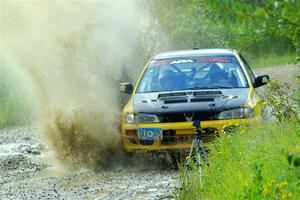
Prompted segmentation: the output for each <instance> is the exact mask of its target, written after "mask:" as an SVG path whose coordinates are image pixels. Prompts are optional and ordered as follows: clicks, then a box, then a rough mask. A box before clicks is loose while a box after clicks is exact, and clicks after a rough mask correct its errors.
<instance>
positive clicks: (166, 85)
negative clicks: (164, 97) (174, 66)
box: [159, 70, 177, 91]
mask: <svg viewBox="0 0 300 200" xmlns="http://www.w3.org/2000/svg"><path fill="white" fill-rule="evenodd" d="M176 76H177V75H176V73H175V72H174V71H172V70H166V71H163V72H162V73H161V74H160V78H159V86H160V89H161V90H162V91H169V90H174V89H175V87H176V84H177V83H176V82H177V81H176Z"/></svg>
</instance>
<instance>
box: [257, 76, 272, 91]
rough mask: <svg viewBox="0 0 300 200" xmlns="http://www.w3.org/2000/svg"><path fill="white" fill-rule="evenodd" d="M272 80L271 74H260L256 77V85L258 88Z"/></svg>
mask: <svg viewBox="0 0 300 200" xmlns="http://www.w3.org/2000/svg"><path fill="white" fill-rule="evenodd" d="M269 80H270V77H269V75H260V76H256V77H255V85H254V86H255V87H256V88H258V87H260V86H263V85H265V84H267V83H268V82H269Z"/></svg>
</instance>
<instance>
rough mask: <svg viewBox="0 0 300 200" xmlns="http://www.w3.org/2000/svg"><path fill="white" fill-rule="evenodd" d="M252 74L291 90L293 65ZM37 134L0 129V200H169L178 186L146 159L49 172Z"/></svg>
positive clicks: (173, 174)
mask: <svg viewBox="0 0 300 200" xmlns="http://www.w3.org/2000/svg"><path fill="white" fill-rule="evenodd" d="M254 72H255V74H264V73H267V74H269V75H270V76H271V78H274V79H278V80H281V81H284V82H288V83H289V84H291V85H292V88H296V79H295V78H294V77H295V75H296V74H300V70H299V68H297V67H295V66H293V65H285V66H277V67H270V68H259V69H256V70H254ZM39 136H40V134H39V132H38V129H37V128H34V127H30V128H20V127H17V128H7V129H0V199H122V200H129V199H174V191H175V190H176V188H178V187H179V179H178V176H179V173H178V171H176V170H174V169H171V168H170V167H167V165H166V164H163V163H161V164H153V163H152V162H151V161H147V162H148V163H147V162H146V163H145V164H144V165H143V166H142V167H135V166H134V165H126V166H123V164H122V163H120V166H118V167H115V168H114V169H111V170H100V171H90V170H82V171H76V172H74V171H67V170H63V169H60V168H55V167H54V166H53V165H51V164H50V163H51V162H49V159H50V158H49V156H48V154H49V152H48V151H49V149H48V148H47V147H45V146H44V145H42V142H41V138H40V137H39ZM161 162H166V161H161ZM149 166H150V167H149Z"/></svg>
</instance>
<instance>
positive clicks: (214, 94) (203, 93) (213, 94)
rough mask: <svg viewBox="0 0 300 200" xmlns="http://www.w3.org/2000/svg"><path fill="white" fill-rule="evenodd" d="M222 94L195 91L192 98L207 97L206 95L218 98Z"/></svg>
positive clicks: (219, 92)
mask: <svg viewBox="0 0 300 200" xmlns="http://www.w3.org/2000/svg"><path fill="white" fill-rule="evenodd" d="M222 94H223V93H222V92H221V91H197V92H194V96H207V95H212V96H220V95H222Z"/></svg>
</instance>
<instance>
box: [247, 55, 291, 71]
mask: <svg viewBox="0 0 300 200" xmlns="http://www.w3.org/2000/svg"><path fill="white" fill-rule="evenodd" d="M296 57H297V56H296V54H283V55H276V54H266V55H265V56H263V57H260V58H252V59H251V57H250V59H249V60H250V64H251V67H252V68H260V67H269V66H276V65H284V64H292V63H295V62H296Z"/></svg>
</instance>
